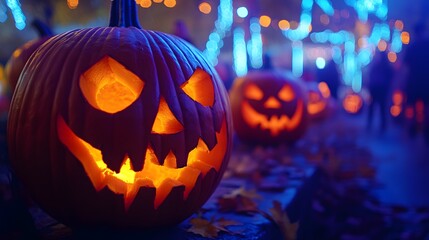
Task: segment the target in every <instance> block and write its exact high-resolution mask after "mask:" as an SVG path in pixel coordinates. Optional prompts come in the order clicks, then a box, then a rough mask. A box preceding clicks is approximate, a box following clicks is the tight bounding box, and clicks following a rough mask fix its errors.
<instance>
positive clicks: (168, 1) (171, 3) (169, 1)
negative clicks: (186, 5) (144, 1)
mask: <svg viewBox="0 0 429 240" xmlns="http://www.w3.org/2000/svg"><path fill="white" fill-rule="evenodd" d="M176 4H177V2H176V0H164V5H165V6H166V7H168V8H173V7H175V6H176Z"/></svg>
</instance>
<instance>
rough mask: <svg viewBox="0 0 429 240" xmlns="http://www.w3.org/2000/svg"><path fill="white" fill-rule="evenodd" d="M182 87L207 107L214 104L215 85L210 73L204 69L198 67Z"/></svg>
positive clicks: (193, 98) (192, 97) (191, 96)
mask: <svg viewBox="0 0 429 240" xmlns="http://www.w3.org/2000/svg"><path fill="white" fill-rule="evenodd" d="M180 88H182V89H183V91H184V92H185V93H186V94H187V95H188V96H189V97H190V98H191V99H192V100H194V101H196V102H198V103H200V104H201V105H203V106H205V107H212V106H213V104H214V87H213V81H212V79H211V77H210V75H209V74H208V73H207V72H205V71H204V70H202V69H200V68H197V70H195V72H194V74H192V76H191V77H190V78H189V80H188V81H186V82H184V83H183V84H182V85H181V86H180Z"/></svg>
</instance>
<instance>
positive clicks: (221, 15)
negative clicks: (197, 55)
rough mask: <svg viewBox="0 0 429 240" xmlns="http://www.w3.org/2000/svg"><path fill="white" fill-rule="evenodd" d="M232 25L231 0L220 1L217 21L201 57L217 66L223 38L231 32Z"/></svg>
mask: <svg viewBox="0 0 429 240" xmlns="http://www.w3.org/2000/svg"><path fill="white" fill-rule="evenodd" d="M232 23H233V7H232V0H220V3H219V6H218V19H217V20H216V21H215V28H214V30H213V31H212V32H211V33H210V35H209V39H208V41H207V43H206V48H205V50H204V51H203V55H204V56H205V57H206V58H207V59H208V60H209V61H210V62H211V63H212V64H213V65H216V64H217V61H218V60H217V58H218V56H219V53H220V49H221V48H222V47H223V38H224V37H225V35H226V33H227V32H229V31H230V30H231V26H232Z"/></svg>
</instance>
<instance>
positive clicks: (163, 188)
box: [154, 178, 183, 209]
mask: <svg viewBox="0 0 429 240" xmlns="http://www.w3.org/2000/svg"><path fill="white" fill-rule="evenodd" d="M176 186H183V184H182V183H181V182H179V181H177V180H174V179H171V178H166V179H165V180H164V181H162V182H161V183H160V184H159V186H156V196H155V202H154V207H155V209H158V207H159V206H160V205H161V204H162V203H163V202H164V201H165V199H166V198H167V196H168V194H170V192H171V190H172V189H173V187H176Z"/></svg>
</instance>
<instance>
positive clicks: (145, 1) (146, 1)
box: [136, 0, 152, 8]
mask: <svg viewBox="0 0 429 240" xmlns="http://www.w3.org/2000/svg"><path fill="white" fill-rule="evenodd" d="M136 3H137V4H138V5H140V7H142V8H150V7H151V6H152V1H151V0H136Z"/></svg>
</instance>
